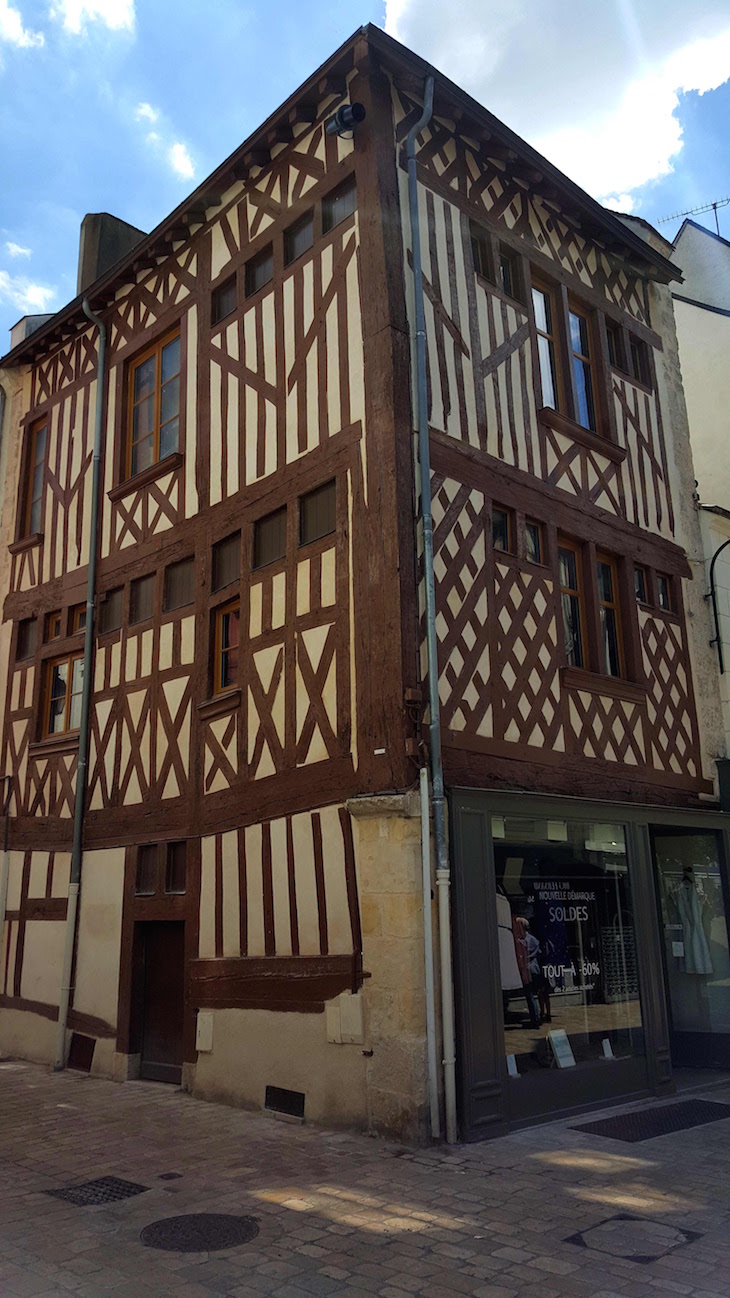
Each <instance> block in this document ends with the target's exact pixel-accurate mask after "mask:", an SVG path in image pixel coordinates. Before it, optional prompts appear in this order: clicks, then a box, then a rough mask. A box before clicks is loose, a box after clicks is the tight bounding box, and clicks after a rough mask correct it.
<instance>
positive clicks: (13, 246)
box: [5, 239, 31, 257]
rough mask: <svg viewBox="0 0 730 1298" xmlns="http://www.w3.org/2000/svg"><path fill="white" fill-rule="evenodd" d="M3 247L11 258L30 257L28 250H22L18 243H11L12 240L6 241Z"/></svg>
mask: <svg viewBox="0 0 730 1298" xmlns="http://www.w3.org/2000/svg"><path fill="white" fill-rule="evenodd" d="M5 247H6V249H7V252H8V253H9V255H10V256H11V257H30V255H31V250H30V248H23V247H21V245H20V244H19V243H13V241H12V239H9V240H8V242H7V243H6V244H5Z"/></svg>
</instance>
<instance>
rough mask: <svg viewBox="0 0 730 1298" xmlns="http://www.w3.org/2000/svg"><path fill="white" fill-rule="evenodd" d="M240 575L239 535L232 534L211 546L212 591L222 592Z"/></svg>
mask: <svg viewBox="0 0 730 1298" xmlns="http://www.w3.org/2000/svg"><path fill="white" fill-rule="evenodd" d="M240 575H241V533H240V532H234V533H233V535H232V536H227V537H225V539H224V540H223V541H219V542H218V544H217V545H214V546H213V590H223V587H224V586H230V585H231V582H234V581H237V580H238V578H239V577H240Z"/></svg>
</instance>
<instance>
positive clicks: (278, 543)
mask: <svg viewBox="0 0 730 1298" xmlns="http://www.w3.org/2000/svg"><path fill="white" fill-rule="evenodd" d="M285 554H286V506H285V505H283V506H282V508H281V509H275V510H274V511H273V513H271V514H266V515H265V516H264V517H263V518H257V519H256V522H255V523H254V525H253V566H254V568H265V567H266V565H267V564H269V563H276V561H277V559H283V558H284V555H285Z"/></svg>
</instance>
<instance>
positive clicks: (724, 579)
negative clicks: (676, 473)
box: [700, 497, 730, 757]
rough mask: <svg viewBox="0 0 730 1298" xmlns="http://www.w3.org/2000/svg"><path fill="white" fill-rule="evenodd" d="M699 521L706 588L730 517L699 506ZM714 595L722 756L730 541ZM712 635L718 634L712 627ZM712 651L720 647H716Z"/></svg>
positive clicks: (727, 718)
mask: <svg viewBox="0 0 730 1298" xmlns="http://www.w3.org/2000/svg"><path fill="white" fill-rule="evenodd" d="M728 507H729V508H730V497H728ZM700 524H701V527H702V537H703V541H704V548H705V565H706V571H707V590H708V591H709V589H710V562H711V560H712V556H713V554H714V553H715V551H716V550H718V549H719V547H720V546H721V545H722V544H723V543H724V542H725V541H730V518H725V517H724V516H723V515H722V514H711V513H708V511H707V510H705V509H701V510H700ZM715 598H716V600H717V611H718V615H719V619H720V637H721V639H722V647H723V656H724V660H725V671H724V673H723V674H722V675H720V670H719V666H720V664H719V659H718V658H717V656H716V657H715V663H716V670H717V679H718V689H719V691H720V701H721V704H722V716H723V727H724V732H725V748H724V752H721V753H719V754H718V756H721V757H727V756H728V755H730V545H729V546H728V548H727V550H724V551H723V553H722V554H721V555H720V556H719V558H718V560H717V563H716V564H715ZM712 634H713V636H714V634H715V632H714V628H713V633H712ZM713 653H714V654H715V655H716V653H717V651H716V650H715V649H714V647H713Z"/></svg>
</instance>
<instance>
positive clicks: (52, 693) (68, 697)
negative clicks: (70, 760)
mask: <svg viewBox="0 0 730 1298" xmlns="http://www.w3.org/2000/svg"><path fill="white" fill-rule="evenodd" d="M46 670H47V672H48V677H47V688H46V709H45V724H44V734H46V735H61V734H64V733H65V732H66V731H67V730H78V728H79V726H80V724H81V692H82V690H83V687H84V659H83V655H82V654H70V655H69V656H68V657H66V658H60V659H58V661H56V662H49V663H47V665H46Z"/></svg>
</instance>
